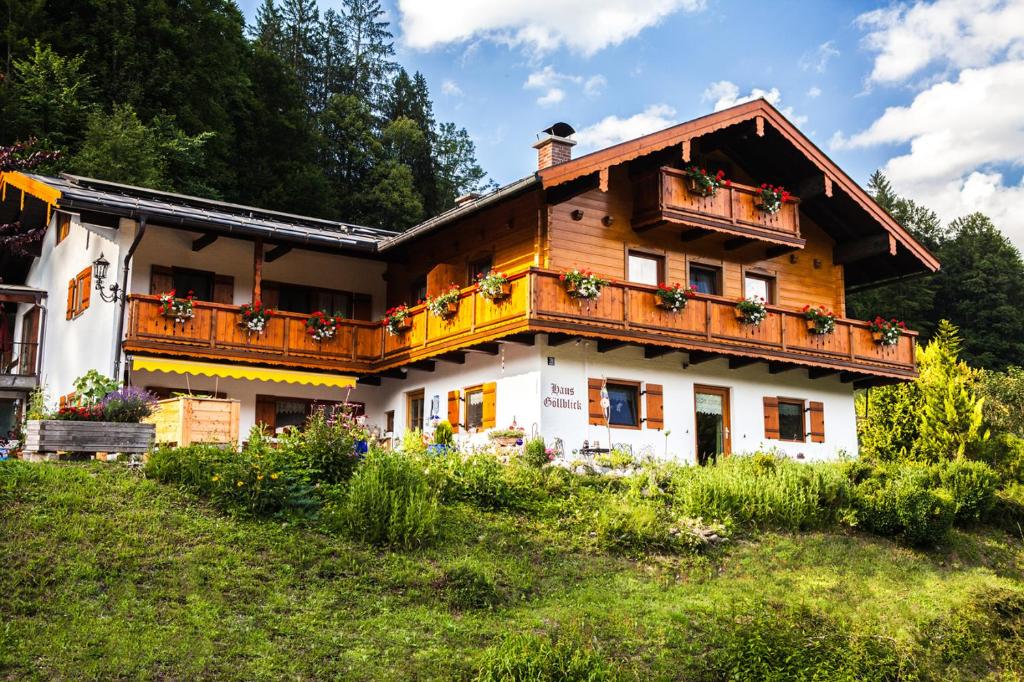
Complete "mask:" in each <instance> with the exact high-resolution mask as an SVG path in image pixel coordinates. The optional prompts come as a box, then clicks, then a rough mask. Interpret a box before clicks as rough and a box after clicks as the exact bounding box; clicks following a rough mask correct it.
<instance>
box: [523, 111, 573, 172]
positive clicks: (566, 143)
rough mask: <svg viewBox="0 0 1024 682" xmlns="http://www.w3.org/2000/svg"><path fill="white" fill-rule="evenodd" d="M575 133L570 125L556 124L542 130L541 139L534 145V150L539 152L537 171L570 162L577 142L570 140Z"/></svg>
mask: <svg viewBox="0 0 1024 682" xmlns="http://www.w3.org/2000/svg"><path fill="white" fill-rule="evenodd" d="M575 133H576V131H575V130H573V127H572V126H571V125H569V124H568V123H556V124H555V125H553V126H551V127H550V128H546V129H544V130H542V131H541V138H540V139H539V140H537V141H536V142H535V143H534V144H533V148H534V149H536V150H537V170H544V169H545V168H550V167H551V166H555V165H558V164H560V163H565V162H566V161H570V160H571V159H572V148H573V145H575V144H576V140H571V139H569V138H570V137H571V136H572V135H574V134H575Z"/></svg>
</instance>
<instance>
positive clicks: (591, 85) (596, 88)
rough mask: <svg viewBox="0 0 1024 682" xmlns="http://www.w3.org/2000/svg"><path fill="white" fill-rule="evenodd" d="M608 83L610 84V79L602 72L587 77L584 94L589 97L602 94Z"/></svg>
mask: <svg viewBox="0 0 1024 682" xmlns="http://www.w3.org/2000/svg"><path fill="white" fill-rule="evenodd" d="M606 85H608V80H607V79H606V78H605V77H604V76H602V75H600V74H598V75H596V76H591V77H590V78H588V79H587V82H586V83H584V84H583V94H585V95H587V96H588V97H597V96H598V95H600V94H601V91H602V90H604V88H605V86H606Z"/></svg>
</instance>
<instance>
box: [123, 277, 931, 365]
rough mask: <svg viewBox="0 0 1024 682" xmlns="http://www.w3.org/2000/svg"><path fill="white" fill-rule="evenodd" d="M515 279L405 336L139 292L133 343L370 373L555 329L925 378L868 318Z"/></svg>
mask: <svg viewBox="0 0 1024 682" xmlns="http://www.w3.org/2000/svg"><path fill="white" fill-rule="evenodd" d="M510 285H511V286H510V290H511V293H510V295H509V296H508V297H507V298H505V299H503V300H500V301H491V300H488V299H485V298H482V297H481V296H479V295H477V292H476V287H475V286H470V287H466V288H464V289H463V290H462V292H461V295H460V298H459V305H458V308H457V310H456V312H455V313H454V314H453V315H451V316H450V317H448V318H440V317H437V316H435V315H433V314H431V313H430V312H429V311H428V310H427V309H426V306H424V305H418V306H414V307H413V308H411V309H410V315H409V317H408V318H407V319H408V321H409V327H408V329H407V330H406V331H404V332H402V333H400V334H397V335H394V336H392V335H390V334H387V333H386V332H385V331H384V329H383V327H382V325H381V323H380V322H360V321H356V320H346V321H345V322H344V323H343V324H342V325H341V326H340V327H339V329H338V332H337V336H336V337H335V338H334V339H332V340H330V341H325V342H322V343H318V342H316V341H311V340H310V339H309V337H308V335H307V334H306V333H305V320H306V318H307V316H306V315H297V314H293V313H278V314H276V315H275V316H274V317H272V318H271V319H270V322H269V324H268V326H267V329H266V330H265V331H264V332H263V333H262V334H248V333H246V332H245V331H244V330H243V329H241V328H240V327H239V325H238V322H239V312H238V307H237V306H229V305H222V304H217V303H198V302H197V303H196V304H195V312H196V316H195V318H194V319H193V320H190V321H189V322H187V323H185V324H174V322H173V320H170V319H167V318H164V317H163V316H162V315H161V314H160V304H159V298H158V297H156V296H132V297H131V299H130V303H129V305H130V314H131V319H130V323H129V328H128V333H127V336H126V339H125V349H126V351H128V352H136V353H145V352H150V353H160V354H169V355H179V356H187V357H201V358H206V359H214V360H224V361H230V362H245V363H255V364H266V365H276V366H288V367H297V368H308V369H313V370H321V371H333V372H341V373H352V374H358V375H364V376H365V375H373V374H382V373H383V374H388V373H391V372H396V371H397V369H398V368H400V367H403V366H407V365H411V364H414V363H417V362H423V361H428V360H431V359H435V358H438V357H445V356H447V358H449V359H456V361H457V360H458V357H459V354H460V353H461V352H463V351H474V350H476V351H482V352H497V350H496V349H497V346H496V344H495V343H494V342H496V341H499V340H503V339H505V340H507V339H509V338H510V337H514V338H517V339H518V340H526V341H528V340H529V339H530V338H531V336H530V335H532V334H535V333H538V332H545V333H549V334H563V335H565V334H567V335H574V336H584V337H590V338H595V339H598V340H599V344H598V349H599V350H600V349H601V347H602V344H603V346H604V348H605V349H607V348H610V347H614V346H618V345H622V344H624V343H632V344H637V345H643V346H649V347H651V349H652V356H653V355H656V354H659V353H660V352H661V351H664V350H668V349H677V350H685V351H688V352H689V354H690V362H691V363H696V362H700V361H703V360H708V359H713V358H715V357H727V358H729V360H730V365H731V366H734V367H738V366H740V365H743V364H749V363H751V362H757V361H766V362H768V363H770V367H771V368H772V371H777V370H778V371H781V370H782V369H786V368H792V367H806V368H809V369H810V370H811V376H824V375H827V374H834V373H837V372H839V373H842V375H843V377H844V378H847V379H849V380H851V381H858V380H862V379H865V378H868V377H884V378H887V379H906V378H913V377H914V376H916V369H915V365H914V347H915V344H916V337H917V335H916V333H914V332H908V333H906V334H904V335H903V336H902V337H901V338H900V340H899V343H898V344H896V345H894V346H881V345H879V344H877V343H875V342H874V340H873V339H872V336H871V330H870V328H869V327H868V325H867V323H865V322H859V321H856V320H847V319H839V320H837V321H836V329H835V332H834V333H832V334H828V335H825V336H818V335H815V334H812V333H810V332H809V331H808V329H807V324H806V321H805V319H804V316H803V314H802V313H801V312H800V311H797V310H788V309H783V308H779V307H775V306H770V307H769V310H768V317H767V318H766V319H765V320H764V321H763V322H762V323H761V324H760V325H758V326H756V327H752V326H750V325H745V324H742V323H741V322H740V321H739V320H737V319H736V314H735V307H736V302H735V301H733V300H730V299H726V298H722V297H717V296H705V295H697V297H696V298H693V299H691V300H690V301H689V304H688V305H687V307H686V309H685V310H683V311H681V312H679V313H671V312H668V311H665V310H663V309H661V308H658V307H657V306H656V305H655V300H656V299H655V294H654V292H655V289H654V287H650V286H644V285H640V284H629V283H622V282H615V283H612V284H610V285H608V286H606V287H605V288H604V290H603V291H602V293H601V296H600V298H598V299H597V300H596V301H580V300H578V299H574V298H571V297H569V296H568V295H567V294H566V292H565V287H564V285H563V283H562V282H561V281H560V280H559V273H557V272H554V271H549V270H541V269H537V268H533V269H530V270H528V271H523V272H519V273H516V274H514V275H512V276H511V277H510ZM808 302H809V303H813V302H812V301H808ZM396 376H397V375H396Z"/></svg>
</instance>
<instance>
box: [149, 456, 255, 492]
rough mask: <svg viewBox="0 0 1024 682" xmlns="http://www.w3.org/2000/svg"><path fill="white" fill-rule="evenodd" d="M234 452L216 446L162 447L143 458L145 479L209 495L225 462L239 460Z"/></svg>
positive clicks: (215, 485)
mask: <svg viewBox="0 0 1024 682" xmlns="http://www.w3.org/2000/svg"><path fill="white" fill-rule="evenodd" d="M239 456H240V455H239V453H238V451H237V450H234V449H233V448H227V447H222V446H219V445H198V444H197V445H189V446H186V447H180V448H176V447H169V446H161V447H158V448H156V449H155V450H153V451H152V452H150V453H149V455H148V457H147V459H146V466H145V469H144V471H145V473H146V476H147V477H149V478H152V479H154V480H157V481H160V482H161V483H175V484H177V485H182V486H185V487H187V488H189V489H191V490H194V491H196V492H198V493H200V494H205V495H212V494H213V490H214V488H216V487H217V481H216V480H215V479H214V477H215V476H217V475H218V472H219V471H220V470H221V468H222V466H223V465H224V463H226V462H228V461H230V460H232V459H235V458H237V457H239Z"/></svg>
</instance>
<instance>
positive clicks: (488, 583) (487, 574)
mask: <svg viewBox="0 0 1024 682" xmlns="http://www.w3.org/2000/svg"><path fill="white" fill-rule="evenodd" d="M441 586H442V589H444V591H445V594H447V596H448V603H449V604H450V605H451V606H452V607H453V608H456V609H481V608H490V607H493V606H495V605H497V604H498V603H500V602H501V594H500V593H499V591H498V586H497V584H496V583H495V580H494V574H493V572H492V571H490V570H488V569H487V568H486V567H484V566H483V565H482V564H481V563H480V562H478V561H476V560H474V559H472V558H469V557H465V558H462V559H459V560H457V561H455V562H453V563H452V564H450V565H449V566H448V567H447V568H446V569H445V571H444V576H443V577H442V579H441Z"/></svg>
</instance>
